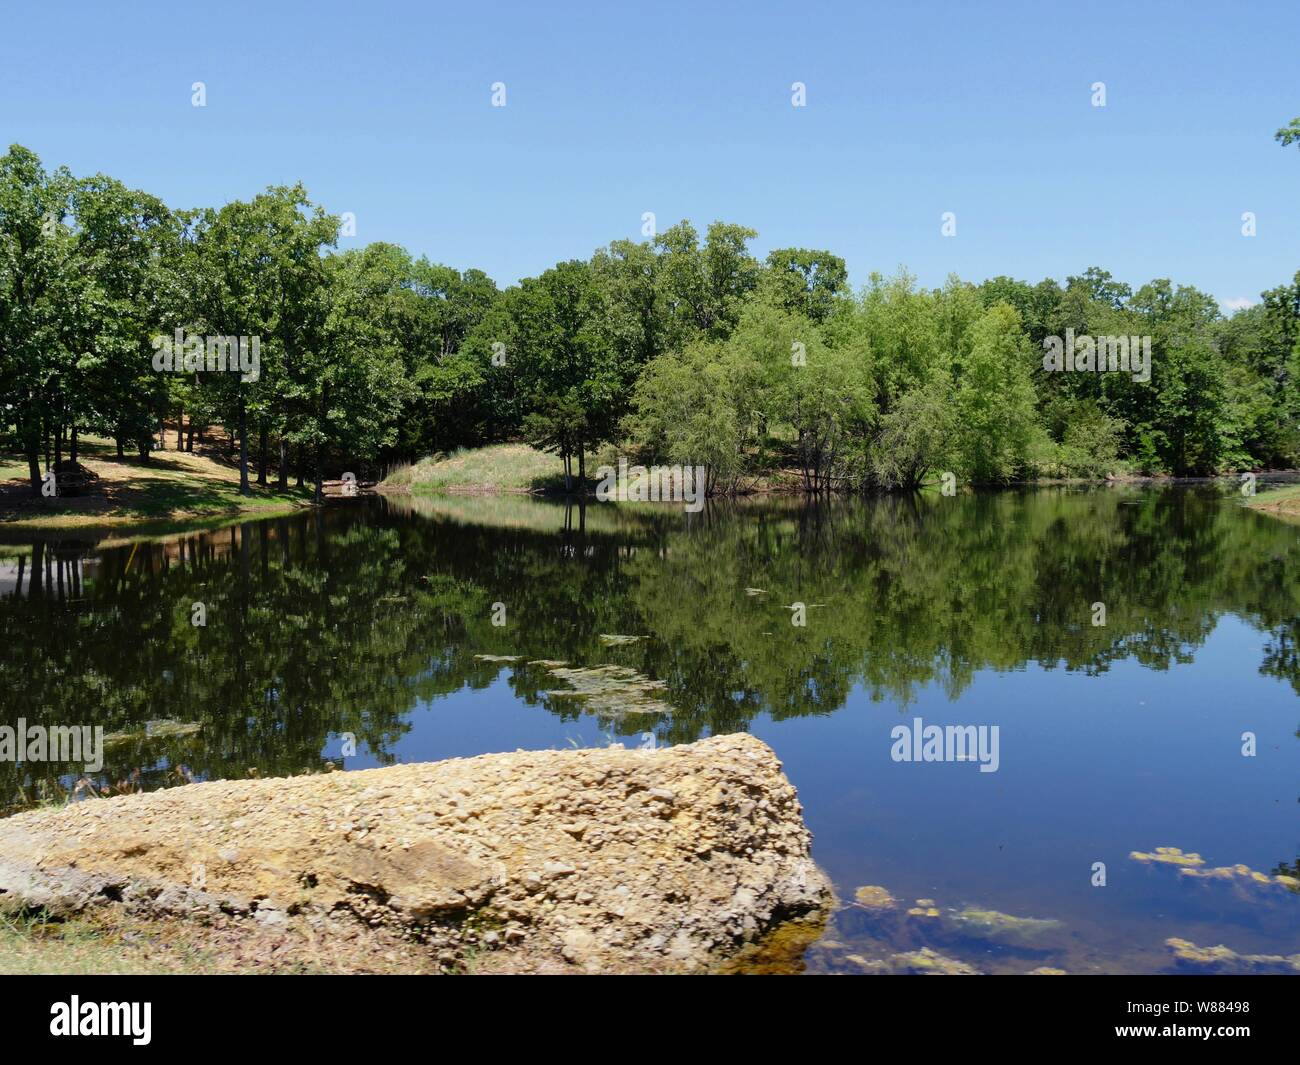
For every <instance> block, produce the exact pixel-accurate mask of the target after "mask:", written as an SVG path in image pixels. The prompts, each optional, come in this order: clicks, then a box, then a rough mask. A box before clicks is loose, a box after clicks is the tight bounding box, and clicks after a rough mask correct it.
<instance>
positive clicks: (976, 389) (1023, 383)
mask: <svg viewBox="0 0 1300 1065" xmlns="http://www.w3.org/2000/svg"><path fill="white" fill-rule="evenodd" d="M969 343H970V352H969V354H968V356H967V358H966V360H965V363H964V365H963V366H962V368H961V376H960V378H959V379H958V380H957V382H956V393H955V396H954V414H955V418H956V422H957V425H958V430H957V432H958V436H957V441H956V444H957V447H956V451H957V456H958V462H959V464H960V467H961V471H962V472H963V473H964V474H965V475H966V476H967V477H968V478H969V479H970V480H972V481H976V482H983V483H987V482H993V481H1006V480H1009V479H1010V478H1011V477H1012V476H1013V475H1015V474H1016V473H1018V472H1020V471H1022V470H1024V469H1025V468H1026V467H1027V466H1028V464H1029V461H1030V458H1031V455H1032V454H1033V450H1034V447H1035V445H1036V444H1037V443H1038V433H1039V431H1040V430H1039V422H1038V420H1037V413H1036V411H1035V408H1034V386H1033V382H1032V381H1031V379H1030V369H1029V368H1030V366H1031V365H1032V360H1033V356H1034V353H1033V352H1032V350H1031V349H1030V348H1029V345H1028V341H1027V340H1026V338H1025V335H1024V333H1023V331H1022V330H1021V325H1020V315H1019V314H1018V313H1017V312H1016V309H1015V308H1014V307H1012V306H1010V305H1009V304H1005V303H1000V304H997V305H995V306H994V307H992V308H990V309H989V310H988V311H986V312H985V313H984V315H983V316H982V317H981V318H980V319H979V321H977V322H976V323H975V324H974V325H973V326H972V327H971V333H970V338H969Z"/></svg>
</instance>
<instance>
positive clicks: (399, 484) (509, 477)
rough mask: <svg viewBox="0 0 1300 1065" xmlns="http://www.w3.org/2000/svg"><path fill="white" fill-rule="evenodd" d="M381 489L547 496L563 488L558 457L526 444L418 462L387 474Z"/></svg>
mask: <svg viewBox="0 0 1300 1065" xmlns="http://www.w3.org/2000/svg"><path fill="white" fill-rule="evenodd" d="M384 487H387V488H393V489H397V490H403V489H404V490H408V491H410V492H411V493H412V494H414V495H421V494H434V493H438V492H459V493H466V492H480V493H494V492H551V491H556V490H560V489H563V487H564V464H563V463H562V462H561V461H560V458H559V456H558V455H551V454H548V453H547V452H545V451H538V450H537V449H536V448H532V447H529V446H528V445H527V444H491V445H489V446H488V447H480V448H461V449H459V450H457V451H454V452H452V454H450V455H435V456H432V457H430V458H426V459H421V460H420V461H419V462H417V463H416V464H415V465H414V466H404V467H402V468H401V469H399V470H396V471H394V472H393V473H391V474H390V475H389V476H388V478H387V479H386V480H385V481H384Z"/></svg>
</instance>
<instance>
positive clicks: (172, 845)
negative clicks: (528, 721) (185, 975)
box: [0, 734, 833, 972]
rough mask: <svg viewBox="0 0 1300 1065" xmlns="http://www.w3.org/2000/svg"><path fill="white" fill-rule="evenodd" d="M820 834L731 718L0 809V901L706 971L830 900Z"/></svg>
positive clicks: (598, 966) (442, 950)
mask: <svg viewBox="0 0 1300 1065" xmlns="http://www.w3.org/2000/svg"><path fill="white" fill-rule="evenodd" d="M810 846H811V836H810V833H809V832H808V829H807V827H806V826H805V825H804V823H803V818H802V808H801V806H800V804H799V801H798V797H797V795H796V793H795V789H794V788H793V787H792V786H791V785H790V783H789V781H788V780H786V778H785V776H784V774H783V773H782V771H781V765H780V762H779V761H778V760H777V758H776V756H775V754H773V752H772V750H771V749H770V748H769V747H767V746H766V745H765V744H763V743H762V742H761V741H759V740H757V739H754V738H753V737H751V736H747V735H743V734H738V735H728V736H719V737H714V738H711V739H707V740H701V741H699V742H697V743H693V744H685V745H682V746H678V747H670V748H662V749H659V750H639V749H638V750H625V749H623V748H621V747H611V748H600V749H589V750H573V751H518V752H514V753H510V754H492V755H483V756H480V757H477V758H469V759H452V760H449V761H444V762H436V763H421V764H413V765H401V766H393V767H389V768H384V769H372V770H363V771H358V772H348V773H331V774H324V775H318V776H308V777H294V778H286V779H258V780H239V781H213V782H208V783H201V784H192V785H187V786H183V787H178V788H173V789H169V790H165V791H160V792H153V793H150V794H145V795H131V796H124V797H120V798H114V799H104V800H90V801H83V802H78V803H74V804H72V805H70V806H67V807H62V808H58V809H49V810H40V811H33V812H29V813H25V814H20V815H17V816H15V817H12V818H9V819H7V820H4V821H0V904H3V905H5V906H7V907H18V908H23V909H28V910H44V911H46V912H48V913H50V914H53V915H55V916H58V917H70V916H74V915H84V914H90V913H99V914H104V913H110V914H111V913H119V914H121V915H123V916H124V917H128V918H130V919H147V920H155V919H165V920H168V921H175V920H180V921H182V922H185V923H187V924H192V925H197V926H203V925H218V926H221V927H223V928H230V927H237V928H239V927H243V928H246V929H248V930H249V931H250V932H252V933H254V934H257V935H264V934H268V933H270V934H273V933H275V932H277V931H279V930H284V931H286V932H288V931H289V930H296V931H299V932H302V933H304V934H306V935H309V936H311V937H312V938H313V939H314V940H320V939H322V938H324V939H326V940H328V939H330V938H331V937H335V936H338V937H341V938H347V939H350V940H355V939H356V937H357V936H358V935H361V936H363V937H364V936H366V935H373V936H374V937H375V942H376V943H377V944H378V943H381V942H382V943H384V944H391V943H393V942H395V941H399V942H403V943H405V944H408V945H409V946H410V947H411V948H414V949H418V950H419V951H421V952H428V954H429V955H430V956H431V957H432V958H433V959H435V960H436V965H437V967H438V968H439V969H441V970H443V971H460V970H463V969H464V968H465V967H466V963H467V960H469V959H472V960H473V962H474V965H475V968H476V969H478V970H480V971H493V970H502V971H574V972H634V971H654V972H667V971H681V972H699V971H708V970H711V969H716V968H718V967H720V966H723V965H725V964H726V963H727V962H728V959H734V958H735V956H736V955H737V954H738V953H742V952H744V951H746V950H754V949H757V948H756V946H755V945H756V944H760V943H761V941H763V940H764V939H765V937H770V936H771V935H772V934H773V933H774V932H780V931H781V930H783V929H787V930H788V929H789V928H790V927H792V926H794V927H796V928H799V927H805V928H806V929H807V938H811V937H812V936H815V934H816V929H817V928H819V927H820V923H821V920H822V919H823V918H824V915H825V913H826V912H827V911H828V910H829V908H830V906H831V905H832V902H833V896H832V890H831V887H830V884H829V881H828V880H827V878H826V877H825V875H824V874H823V873H822V872H821V870H819V869H818V867H817V866H816V865H815V863H814V862H813V861H812V858H811V856H810ZM787 934H788V933H787ZM795 938H800V939H802V938H805V937H804V936H802V935H798V934H796V936H795Z"/></svg>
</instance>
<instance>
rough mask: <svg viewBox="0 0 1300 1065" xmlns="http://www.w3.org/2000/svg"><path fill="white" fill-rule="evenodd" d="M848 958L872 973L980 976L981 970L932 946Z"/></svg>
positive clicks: (848, 956) (847, 958)
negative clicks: (882, 956)
mask: <svg viewBox="0 0 1300 1065" xmlns="http://www.w3.org/2000/svg"><path fill="white" fill-rule="evenodd" d="M846 960H847V961H850V962H852V963H853V964H854V965H857V966H859V967H860V968H862V969H865V970H866V971H867V972H872V973H899V974H910V975H913V976H979V975H980V971H979V970H978V969H976V968H975V967H974V966H971V965H967V964H966V963H965V962H964V961H958V960H957V959H956V958H950V957H948V956H947V955H945V954H940V953H939V952H938V951H937V950H933V949H931V948H930V947H922V948H921V949H920V950H909V951H903V952H900V953H897V954H891V955H890V956H889V957H887V958H870V959H869V958H864V957H863V956H862V955H861V954H849V955H847V956H846Z"/></svg>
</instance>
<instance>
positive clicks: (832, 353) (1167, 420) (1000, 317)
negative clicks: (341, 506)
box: [0, 131, 1300, 495]
mask: <svg viewBox="0 0 1300 1065" xmlns="http://www.w3.org/2000/svg"><path fill="white" fill-rule="evenodd" d="M1285 132H1286V131H1280V132H1279V139H1280V140H1283V143H1289V141H1287V140H1284V139H1283V133H1285ZM340 228H341V219H340V218H339V217H338V216H335V215H331V214H329V213H327V212H326V211H325V210H324V209H323V208H321V207H320V206H318V205H316V204H314V203H312V202H311V200H310V199H309V198H308V195H307V192H306V190H305V189H304V188H303V187H302V186H301V185H292V186H273V187H270V188H268V189H267V190H266V191H265V192H264V193H262V194H261V195H258V196H256V197H254V198H253V199H251V200H249V201H235V202H232V203H229V204H226V205H225V206H224V207H221V208H199V209H185V210H176V209H172V208H169V207H168V206H167V205H165V204H164V203H163V202H162V201H161V200H159V199H158V198H157V197H155V196H152V195H150V194H148V193H145V192H142V191H139V190H134V189H130V188H128V187H127V186H125V185H124V184H123V183H121V182H119V181H116V180H114V179H112V178H109V177H106V176H104V175H95V176H93V177H89V178H78V177H75V176H74V175H72V174H71V173H70V172H69V171H68V170H67V169H66V168H63V167H60V168H58V169H55V170H48V169H46V168H45V167H44V166H43V165H42V163H41V161H40V160H39V159H38V158H37V156H36V155H35V154H34V153H32V152H31V151H29V150H27V149H25V148H23V147H21V146H18V145H14V146H11V147H10V149H9V151H8V153H7V154H6V155H4V156H3V157H0V435H2V436H3V438H4V440H5V442H6V443H7V444H8V445H9V446H10V447H11V448H12V449H13V450H14V451H17V452H19V453H21V454H22V455H24V456H25V458H26V462H27V466H28V473H29V479H30V482H31V488H32V491H33V493H36V494H39V493H40V488H41V481H42V471H41V465H42V460H43V461H44V465H45V469H46V470H47V471H48V470H49V469H55V470H60V469H62V468H64V466H65V464H67V463H71V464H73V465H75V464H76V462H77V458H78V455H77V451H78V437H79V434H80V435H85V434H95V435H101V436H106V437H109V438H111V439H113V440H115V441H116V442H117V447H118V452H119V454H124V453H125V449H127V448H130V449H132V450H134V451H137V452H138V453H139V455H140V456H141V458H142V459H144V460H145V461H147V460H148V457H149V454H150V452H151V451H152V450H154V449H156V448H157V447H159V446H163V440H164V438H163V430H164V427H165V426H166V424H167V423H168V422H169V421H171V422H172V423H174V425H175V427H176V434H177V446H184V447H187V448H188V449H190V450H192V449H193V446H194V434H195V432H196V431H197V432H198V433H199V434H200V435H202V434H203V433H204V432H205V431H206V430H208V429H215V428H218V427H219V428H221V429H223V430H225V431H226V433H227V434H228V440H229V442H230V444H231V446H232V450H234V449H237V461H238V464H239V468H240V471H241V489H242V490H243V491H245V492H247V491H248V490H249V484H250V480H251V478H252V477H253V476H254V474H255V476H256V480H257V483H258V484H261V485H265V484H268V483H269V478H270V477H271V476H272V474H274V476H275V478H276V481H277V483H278V485H279V486H280V487H281V488H284V487H286V486H287V484H288V479H289V477H290V476H291V475H292V474H295V473H296V476H297V483H298V484H299V486H301V485H302V484H303V483H304V480H305V479H306V478H311V479H312V480H313V481H314V482H315V484H316V491H317V493H318V495H319V493H320V490H321V489H320V486H321V483H322V481H323V479H324V476H325V473H326V471H327V470H338V469H348V468H357V467H360V468H362V469H373V470H376V471H378V470H382V469H383V468H385V467H389V466H392V465H394V464H397V463H400V462H410V461H414V460H416V459H418V458H420V457H422V456H426V455H430V454H437V453H440V452H446V451H449V450H451V449H454V448H457V447H469V446H478V445H483V444H488V443H492V442H497V441H505V440H521V439H522V440H527V441H529V442H530V443H532V444H534V445H535V446H538V447H542V448H545V449H547V450H550V451H553V452H555V453H556V454H557V455H559V456H560V458H561V459H562V460H563V464H564V469H565V473H566V480H567V482H568V483H569V484H570V486H572V485H573V484H574V482H575V481H576V483H577V484H580V485H581V484H586V483H588V470H589V468H590V466H591V462H592V459H593V457H594V456H597V455H601V454H608V453H609V452H610V451H611V450H612V449H616V450H617V451H618V452H619V453H621V454H625V455H628V456H631V457H633V458H635V459H636V460H638V461H645V462H647V463H650V462H665V463H674V464H675V463H682V464H691V465H703V466H705V467H706V469H707V471H708V481H709V487H710V490H711V491H712V492H715V493H718V492H730V491H741V490H744V489H745V488H746V487H747V486H749V485H752V484H753V483H755V481H756V480H757V479H759V478H761V477H764V476H766V475H768V474H771V473H772V472H773V471H775V470H779V469H792V468H793V469H797V470H798V471H799V477H800V479H801V481H802V484H803V486H804V487H805V488H806V489H807V490H810V491H824V490H831V489H849V490H856V489H872V488H885V489H888V488H895V487H910V486H916V485H918V484H921V483H924V482H925V481H927V480H928V479H931V478H933V477H935V476H936V474H938V473H939V472H940V471H943V472H950V473H952V474H953V475H954V476H955V477H957V478H959V479H961V480H964V481H971V482H976V483H999V482H1006V481H1009V480H1013V479H1022V478H1029V477H1038V476H1083V477H1095V476H1101V475H1106V474H1109V473H1114V472H1120V471H1124V470H1132V471H1136V472H1142V473H1171V474H1176V475H1193V474H1212V473H1216V472H1223V471H1228V470H1237V469H1245V468H1254V469H1258V468H1280V467H1291V466H1295V465H1296V464H1297V460H1298V459H1300V418H1298V417H1297V416H1298V415H1300V386H1298V385H1297V364H1298V361H1300V272H1297V274H1296V275H1295V276H1294V277H1293V278H1292V279H1291V281H1290V282H1289V283H1285V284H1281V285H1279V286H1278V287H1276V288H1273V289H1271V290H1269V291H1267V292H1265V293H1263V294H1262V297H1261V299H1260V301H1259V302H1258V303H1256V304H1254V305H1253V306H1250V307H1248V308H1245V309H1242V310H1238V311H1236V312H1235V313H1232V314H1231V315H1225V314H1223V313H1222V312H1221V311H1220V309H1219V306H1218V303H1217V301H1216V300H1215V299H1214V298H1213V297H1212V296H1211V295H1209V294H1207V293H1205V292H1201V291H1199V290H1197V289H1196V288H1194V287H1192V286H1187V285H1181V284H1176V283H1174V282H1172V281H1170V280H1168V279H1156V280H1152V281H1149V282H1147V283H1146V284H1143V285H1140V286H1138V287H1137V288H1133V287H1131V286H1129V285H1128V284H1125V283H1123V282H1121V281H1119V280H1116V279H1115V278H1114V277H1112V275H1111V274H1110V273H1109V272H1107V271H1106V270H1103V269H1101V268H1098V267H1091V268H1089V269H1087V270H1085V271H1083V272H1082V273H1081V274H1079V275H1077V276H1070V277H1067V278H1066V279H1065V281H1064V283H1058V282H1057V281H1055V280H1052V279H1046V280H1042V281H1038V282H1036V283H1031V282H1028V281H1022V280H1016V279H1014V278H1011V277H1005V276H1004V277H995V278H992V279H989V280H985V281H983V282H981V283H979V284H975V283H971V282H968V281H963V280H961V279H959V278H957V277H955V276H951V277H949V279H948V280H947V282H946V283H945V284H944V285H942V286H940V287H938V288H933V289H929V288H925V287H923V286H920V285H918V284H917V282H916V279H915V278H914V277H912V276H910V275H909V274H907V273H906V272H905V271H900V272H898V273H896V274H894V275H892V276H885V275H882V274H878V273H874V274H872V275H871V276H870V278H869V280H868V283H867V284H866V286H865V287H864V288H863V289H862V290H861V291H858V292H854V291H852V290H851V289H850V286H849V284H848V275H847V270H846V267H845V263H844V260H843V259H842V258H840V257H839V256H837V255H835V254H833V253H832V252H830V251H827V250H821V249H806V248H783V249H777V250H775V251H772V252H771V253H770V254H769V255H767V256H766V258H765V259H759V258H758V257H757V256H755V255H754V254H753V253H752V252H751V251H750V248H749V245H750V243H751V242H752V241H753V240H754V239H755V237H756V236H757V234H756V232H755V231H754V230H752V229H748V228H746V227H744V226H741V225H736V224H731V223H725V222H714V223H713V224H712V225H710V226H709V227H708V228H707V229H706V230H705V231H704V233H703V234H701V233H700V232H699V231H698V230H697V229H696V228H695V227H694V226H693V225H692V224H691V223H690V222H687V221H683V222H680V223H678V224H677V225H674V226H672V227H670V228H668V229H666V230H664V231H662V232H660V233H658V234H656V235H655V236H654V237H653V238H651V239H647V240H643V241H632V240H615V241H613V242H611V243H610V244H609V245H608V246H607V247H603V248H601V249H598V250H597V251H596V252H595V253H594V254H593V255H592V256H591V257H590V258H589V259H573V260H568V261H565V262H560V263H557V264H556V265H555V266H553V267H551V268H550V269H548V270H545V271H544V272H542V273H541V274H540V275H538V276H537V277H530V278H526V279H524V280H523V281H521V282H520V283H519V284H517V285H512V286H509V287H505V288H500V287H498V286H497V284H496V283H495V282H494V281H493V280H492V279H491V278H490V277H488V276H487V274H485V273H484V272H483V271H481V270H476V269H467V270H458V269H456V268H454V267H449V266H444V265H440V264H437V263H433V262H431V261H429V260H428V259H427V258H423V257H421V258H418V259H417V258H415V257H414V256H412V255H411V254H410V253H409V252H407V251H406V250H405V249H403V248H401V247H399V246H397V245H395V244H390V243H373V244H369V245H367V246H365V247H361V248H356V249H348V250H343V251H340V250H339V249H338V239H339V236H340ZM178 330H179V331H180V332H179V333H178V332H177V331H178ZM182 335H183V336H187V337H197V338H198V341H197V343H198V345H199V346H200V347H201V346H202V345H203V343H204V341H205V338H206V342H207V345H208V347H209V349H210V348H211V345H212V338H214V337H216V338H218V340H220V339H221V338H226V339H230V338H237V337H254V338H257V339H258V341H259V342H260V348H259V364H260V365H259V367H258V372H257V374H256V375H255V377H252V378H250V375H247V374H242V375H241V374H239V373H229V372H224V373H223V372H220V371H213V370H212V369H210V368H209V367H208V366H206V365H203V364H202V360H201V359H200V360H198V361H197V362H195V363H193V364H191V363H187V362H185V361H183V360H181V359H180V358H179V357H178V359H177V368H176V369H170V370H167V369H164V370H159V369H157V368H156V361H157V360H156V356H157V352H158V345H159V343H160V340H159V338H164V337H171V336H178V337H179V336H182ZM1076 337H1078V338H1097V337H1100V338H1105V337H1120V338H1125V339H1128V338H1132V339H1133V340H1134V341H1135V342H1136V341H1138V340H1139V339H1143V338H1145V340H1146V343H1148V344H1149V346H1150V351H1151V356H1150V360H1151V361H1150V373H1149V380H1140V379H1135V378H1136V377H1137V375H1135V374H1133V373H1128V372H1123V371H1120V372H1086V371H1085V372H1064V371H1063V372H1053V371H1052V370H1048V369H1045V368H1044V365H1045V363H1044V352H1045V350H1047V349H1049V348H1050V347H1051V345H1052V344H1054V343H1055V344H1057V345H1059V344H1060V343H1061V341H1062V338H1070V343H1071V344H1073V343H1074V340H1073V338H1076ZM1103 351H1104V348H1103ZM1101 359H1102V362H1103V365H1104V362H1105V356H1104V354H1103V355H1102V356H1101ZM187 367H188V368H187Z"/></svg>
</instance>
